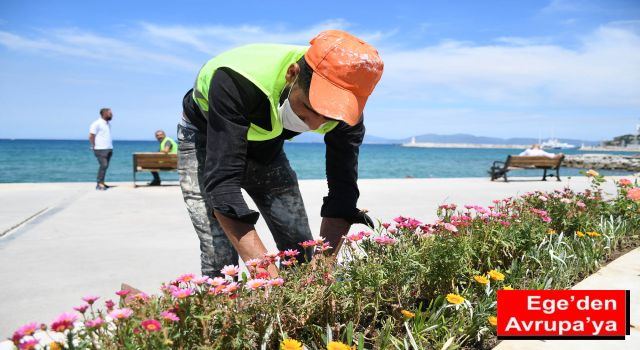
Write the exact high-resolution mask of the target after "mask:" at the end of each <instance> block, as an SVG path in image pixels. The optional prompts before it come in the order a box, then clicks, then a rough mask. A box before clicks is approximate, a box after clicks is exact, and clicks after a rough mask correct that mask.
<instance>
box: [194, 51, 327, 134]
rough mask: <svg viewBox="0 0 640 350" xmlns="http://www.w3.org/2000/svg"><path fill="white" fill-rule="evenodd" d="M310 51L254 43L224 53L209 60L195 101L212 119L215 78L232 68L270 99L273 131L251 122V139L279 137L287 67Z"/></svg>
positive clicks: (197, 85) (196, 86)
mask: <svg viewBox="0 0 640 350" xmlns="http://www.w3.org/2000/svg"><path fill="white" fill-rule="evenodd" d="M307 49H308V47H306V46H295V45H280V44H253V45H247V46H242V47H238V48H236V49H232V50H230V51H226V52H223V53H221V54H220V55H218V56H216V57H214V58H212V59H211V60H209V61H208V62H207V63H205V65H204V66H203V67H202V68H201V69H200V73H198V77H197V78H196V82H195V84H194V87H193V99H194V101H196V103H197V104H198V106H199V107H200V110H201V111H202V114H204V116H205V117H206V118H208V117H209V85H210V84H211V79H212V78H213V75H214V74H215V72H216V70H217V69H218V68H221V67H226V68H229V69H231V70H233V71H234V72H236V73H238V74H240V75H242V76H243V77H245V78H247V79H248V80H249V81H250V82H252V83H253V84H254V85H255V86H257V87H258V88H259V89H260V90H261V91H262V92H263V93H264V94H265V95H266V96H267V99H268V100H269V105H270V107H271V130H266V129H263V128H261V127H259V126H258V125H256V124H253V123H251V124H250V125H249V131H248V132H247V139H248V140H250V141H265V140H270V139H273V138H276V137H277V136H278V135H280V134H281V133H282V129H283V125H282V118H281V116H280V115H279V114H278V105H279V100H280V94H281V93H282V90H284V88H285V85H286V79H285V76H286V74H287V68H289V66H290V65H291V64H292V63H296V62H297V61H298V60H299V59H300V58H302V56H304V54H305V52H307ZM250 122H251V121H250ZM337 125H338V121H330V122H327V123H325V124H323V125H322V126H321V127H320V128H318V129H317V130H313V131H314V132H317V133H320V134H326V133H327V132H329V131H331V130H333V128H335V127H336V126H337Z"/></svg>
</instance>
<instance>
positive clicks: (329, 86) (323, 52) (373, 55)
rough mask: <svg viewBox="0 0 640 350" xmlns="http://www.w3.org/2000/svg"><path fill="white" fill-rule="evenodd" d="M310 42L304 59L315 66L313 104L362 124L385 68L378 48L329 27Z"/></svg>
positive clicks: (332, 115) (325, 112) (335, 116)
mask: <svg viewBox="0 0 640 350" xmlns="http://www.w3.org/2000/svg"><path fill="white" fill-rule="evenodd" d="M310 44H311V47H310V48H309V50H307V53H306V54H305V55H304V58H305V60H306V61H307V64H309V66H310V67H311V69H313V76H312V78H311V86H310V87H309V102H310V103H311V106H312V107H313V109H314V110H315V111H316V112H318V113H320V114H322V115H324V116H325V117H327V118H331V119H337V120H343V121H344V122H345V123H347V124H349V125H352V126H353V125H356V124H358V122H360V117H361V116H362V110H363V109H364V105H365V104H366V103H367V99H368V98H369V95H371V93H372V92H373V88H375V87H376V84H377V83H378V81H379V80H380V77H381V76H382V70H383V69H384V63H383V62H382V59H381V58H380V56H379V55H378V51H377V50H376V49H375V48H374V47H373V46H371V45H369V44H367V43H366V42H364V41H362V40H360V39H358V38H356V37H355V36H353V35H351V34H349V33H347V32H344V31H341V30H326V31H324V32H322V33H320V34H318V36H316V37H315V38H313V39H312V40H311V42H310Z"/></svg>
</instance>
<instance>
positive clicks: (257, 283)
mask: <svg viewBox="0 0 640 350" xmlns="http://www.w3.org/2000/svg"><path fill="white" fill-rule="evenodd" d="M266 283H267V281H266V280H265V279H262V278H256V279H252V280H248V281H247V284H246V287H247V288H248V289H251V290H256V289H258V288H260V287H262V286H264V285H265V284H266Z"/></svg>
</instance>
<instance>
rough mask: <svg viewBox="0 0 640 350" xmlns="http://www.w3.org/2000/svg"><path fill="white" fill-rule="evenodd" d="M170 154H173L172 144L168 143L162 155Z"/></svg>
mask: <svg viewBox="0 0 640 350" xmlns="http://www.w3.org/2000/svg"><path fill="white" fill-rule="evenodd" d="M169 152H171V143H170V142H167V144H166V145H165V146H164V149H163V150H162V153H165V154H169Z"/></svg>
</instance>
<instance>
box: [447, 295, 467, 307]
mask: <svg viewBox="0 0 640 350" xmlns="http://www.w3.org/2000/svg"><path fill="white" fill-rule="evenodd" d="M447 301H448V302H450V303H451V304H456V305H459V304H462V303H464V298H463V297H461V296H459V295H458V294H453V293H449V294H447Z"/></svg>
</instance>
